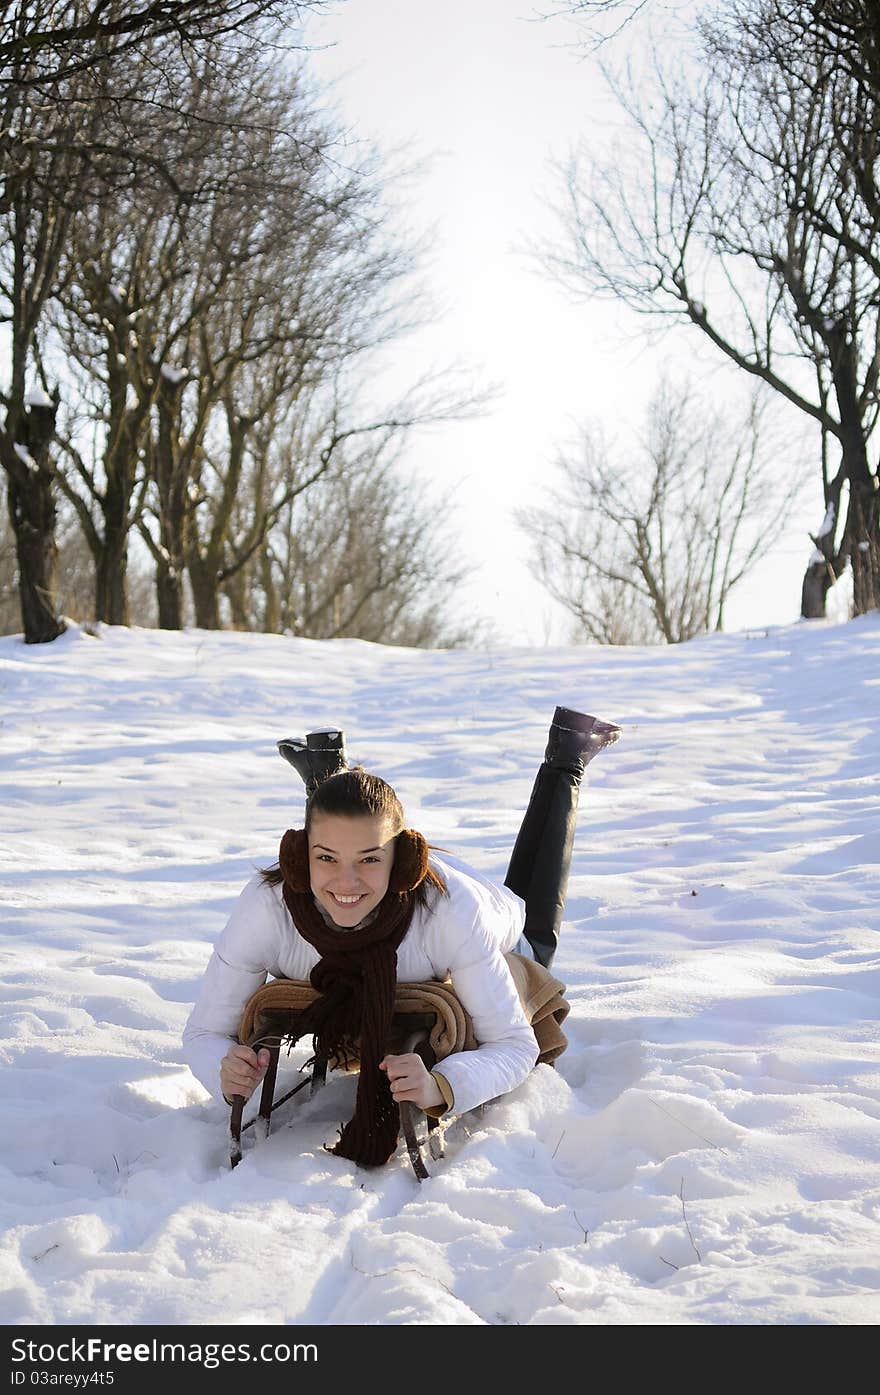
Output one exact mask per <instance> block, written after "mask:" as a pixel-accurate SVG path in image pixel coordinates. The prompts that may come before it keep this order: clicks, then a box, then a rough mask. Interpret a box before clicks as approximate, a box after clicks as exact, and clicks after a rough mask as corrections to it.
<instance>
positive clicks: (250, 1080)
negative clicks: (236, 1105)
mask: <svg viewBox="0 0 880 1395" xmlns="http://www.w3.org/2000/svg"><path fill="white" fill-rule="evenodd" d="M268 1064H269V1052H268V1051H267V1050H266V1048H265V1047H262V1048H261V1049H260V1051H259V1053H258V1052H256V1051H252V1050H251V1048H250V1047H249V1046H230V1048H229V1050H228V1051H227V1053H226V1055H225V1056H224V1057H223V1060H222V1061H221V1062H220V1088H221V1090H222V1092H223V1094H224V1095H226V1096H227V1098H228V1097H229V1096H230V1095H244V1097H245V1099H250V1097H251V1095H252V1094H253V1093H254V1090H255V1089H256V1088H257V1086H258V1085H259V1083H260V1081H261V1080H262V1078H263V1076H264V1075H265V1074H266V1067H267V1066H268Z"/></svg>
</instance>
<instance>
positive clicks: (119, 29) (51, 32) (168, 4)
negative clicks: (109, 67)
mask: <svg viewBox="0 0 880 1395" xmlns="http://www.w3.org/2000/svg"><path fill="white" fill-rule="evenodd" d="M319 8H322V0H302V3H297V0H140V2H139V3H134V4H133V3H130V0H66V3H61V4H57V3H52V4H50V3H47V0H9V2H8V3H4V4H0V85H2V84H3V83H4V82H24V83H25V84H26V85H27V86H28V87H32V88H37V87H41V86H44V85H48V84H51V83H55V82H58V81H59V80H61V79H64V78H68V77H71V76H73V75H75V74H78V73H82V72H85V71H87V70H88V69H90V68H95V67H98V66H101V65H104V64H106V63H107V62H108V61H116V62H118V61H119V60H120V59H122V58H125V57H127V56H129V55H130V54H131V53H132V51H136V50H138V49H139V48H141V46H142V45H143V44H145V43H149V42H151V41H153V40H156V39H173V40H174V41H175V42H176V43H178V44H179V45H181V46H186V47H192V46H194V45H195V46H200V45H202V44H204V43H207V42H215V41H216V40H217V39H219V38H221V37H223V36H224V35H227V34H231V33H236V32H238V31H240V30H242V29H251V28H252V27H253V26H254V25H255V24H256V23H257V22H259V21H260V20H267V19H276V20H277V19H281V18H284V19H286V20H287V21H291V20H295V19H297V18H298V17H299V16H300V15H301V14H303V13H304V12H305V11H308V10H315V9H319ZM22 70H24V71H22Z"/></svg>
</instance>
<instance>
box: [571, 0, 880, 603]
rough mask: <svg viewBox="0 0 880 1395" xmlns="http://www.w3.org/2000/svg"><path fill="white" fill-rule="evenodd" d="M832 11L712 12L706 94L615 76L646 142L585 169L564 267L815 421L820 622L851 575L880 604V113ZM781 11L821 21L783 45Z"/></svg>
mask: <svg viewBox="0 0 880 1395" xmlns="http://www.w3.org/2000/svg"><path fill="white" fill-rule="evenodd" d="M836 8H837V9H840V8H841V6H837V7H836ZM808 11H809V14H807V12H808ZM822 11H823V7H817V6H815V5H810V6H804V5H796V4H794V3H790V4H789V3H783V0H741V3H738V4H736V5H735V6H733V7H729V6H728V7H721V8H720V9H715V10H713V11H711V12H710V13H709V14H708V16H707V17H705V18H704V20H703V22H702V24H701V28H700V35H701V43H702V60H703V61H702V64H701V66H700V70H699V71H700V78H699V80H698V82H697V85H696V90H689V89H688V87H687V85H686V83H685V81H684V79H683V78H682V79H679V78H670V77H667V76H665V75H664V74H663V73H657V74H656V86H655V89H654V91H653V92H652V93H651V97H650V99H649V100H645V101H644V102H640V101H638V100H637V99H635V98H633V97H631V96H630V95H628V94H627V92H626V90H625V88H626V80H625V79H624V80H620V79H618V80H617V81H616V84H615V87H616V91H617V93H618V95H619V97H620V100H621V103H622V105H623V106H624V108H625V110H626V111H627V112H628V114H629V116H630V118H631V122H632V128H633V132H634V133H635V134H636V136H637V137H639V138H640V144H639V148H638V150H637V152H636V153H634V155H633V157H632V158H631V159H630V160H629V161H627V160H625V159H623V158H622V157H621V156H620V155H619V154H618V155H616V156H615V157H614V159H613V160H608V161H602V162H601V163H597V162H595V161H590V160H589V159H587V160H584V161H576V162H573V163H572V165H571V167H570V168H569V170H568V179H567V194H568V211H567V220H568V227H569V231H570V234H571V236H572V243H571V247H572V250H571V252H570V253H568V254H563V255H561V256H556V257H555V258H551V261H552V264H553V266H554V269H555V270H556V271H557V272H558V273H559V274H561V275H562V276H563V277H564V278H566V279H567V281H568V284H574V285H576V286H577V287H578V288H579V289H581V290H583V289H585V288H588V289H589V290H591V291H594V292H599V293H607V294H611V295H614V296H617V297H620V298H621V299H623V300H624V301H626V302H627V303H628V304H629V305H631V306H632V307H634V308H635V309H636V310H638V311H641V312H644V313H648V314H651V315H654V316H664V315H665V316H666V319H667V321H669V320H670V319H681V320H684V321H687V322H689V323H690V324H691V325H692V326H694V327H696V328H697V329H699V330H700V332H701V333H702V334H703V335H705V336H706V337H707V338H708V339H709V340H711V342H712V343H713V344H714V345H715V347H716V348H717V349H718V350H720V352H721V353H722V354H724V355H725V356H726V357H727V358H728V359H729V360H730V361H732V362H733V363H735V364H736V365H737V366H738V367H739V368H740V369H741V370H743V372H745V373H748V374H751V375H753V376H754V377H756V378H759V379H761V380H762V381H763V382H764V383H766V384H768V385H769V386H770V387H771V388H773V389H774V391H775V392H777V393H778V394H780V396H781V397H782V398H784V399H785V400H786V401H787V402H789V403H790V404H792V405H794V406H795V407H796V408H798V410H800V411H801V412H803V413H804V414H805V415H806V416H807V417H808V418H810V419H811V420H812V421H813V422H814V423H815V425H816V428H817V435H818V436H819V437H820V438H821V441H822V446H823V449H822V451H821V462H822V470H823V480H822V483H823V490H824V494H825V503H826V513H825V525H824V528H823V530H819V531H817V533H816V535H815V537H814V543H815V553H814V556H813V558H811V560H810V562H809V563H808V566H807V571H806V574H805V578H804V587H803V595H802V613H803V614H804V615H807V616H815V615H821V614H824V607H825V597H826V594H827V591H828V587H829V586H830V585H831V584H832V583H833V581H834V580H835V579H836V577H837V576H839V575H840V574H841V571H842V569H843V568H844V567H845V566H847V565H849V566H850V567H851V568H852V572H853V583H854V587H853V590H854V606H855V609H856V611H857V612H859V611H862V610H865V609H868V608H871V607H873V606H875V605H877V604H878V602H880V535H878V528H880V520H878V510H877V497H878V496H877V475H876V468H875V466H874V464H873V463H872V462H871V459H870V455H869V442H870V439H871V436H872V433H873V431H874V429H875V426H876V423H877V415H878V395H877V386H878V373H880V318H878V315H880V200H877V198H876V196H875V194H876V191H875V186H874V184H873V169H874V167H875V164H876V154H875V152H876V151H877V150H878V139H880V104H878V89H877V88H876V86H873V87H872V86H869V85H868V84H867V83H866V82H864V81H861V80H860V79H858V78H856V77H854V76H852V74H851V73H850V71H849V70H848V68H847V65H846V64H843V63H841V62H839V61H837V59H836V58H835V56H834V46H833V45H832V44H829V43H828V42H826V43H825V45H824V46H823V45H822V44H820V43H819V42H818V41H817V39H816V35H815V32H814V31H815V29H816V26H818V27H819V28H820V29H821V27H822V26H821V19H822ZM783 12H785V14H786V15H787V16H788V18H791V16H792V15H794V14H795V12H798V13H799V14H800V17H801V19H802V20H803V21H806V20H807V19H809V20H810V21H811V22H814V23H812V27H811V25H810V24H808V23H806V22H803V23H801V25H800V29H799V30H798V35H799V43H798V44H791V43H787V44H786V43H783V42H781V39H782V37H783V36H782V33H781V31H780V30H779V28H778V26H779V24H780V22H781V21H780V15H781V14H782V13H783ZM746 19H748V21H749V22H750V23H751V25H752V30H751V31H750V30H749V29H748V27H747V25H746V23H745V21H746ZM786 32H787V33H789V37H790V31H786ZM824 32H825V31H824V30H823V33H824ZM827 37H828V36H827V33H826V40H827ZM854 133H857V134H858V141H857V142H856V141H855V140H854ZM868 156H870V158H868ZM869 166H870V169H871V171H872V174H871V177H870V178H867V179H866V178H865V172H866V170H867V168H868V167H869ZM817 453H818V452H817ZM829 519H830V523H831V526H830V527H829V526H828V524H829Z"/></svg>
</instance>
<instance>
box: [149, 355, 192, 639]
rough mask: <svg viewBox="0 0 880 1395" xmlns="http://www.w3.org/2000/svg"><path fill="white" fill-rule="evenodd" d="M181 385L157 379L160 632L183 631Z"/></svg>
mask: <svg viewBox="0 0 880 1395" xmlns="http://www.w3.org/2000/svg"><path fill="white" fill-rule="evenodd" d="M182 393H183V383H182V381H178V380H176V379H169V378H161V379H160V384H159V393H158V397H157V403H156V405H157V409H158V417H159V429H158V432H157V438H156V447H155V452H154V462H153V468H154V478H155V481H156V487H157V490H158V494H159V538H160V543H161V551H162V556H163V559H164V560H162V561H159V562H157V564H156V601H157V604H158V608H159V628H160V629H161V630H182V629H183V566H184V560H183V559H184V555H185V550H186V525H187V503H186V485H187V481H188V475H187V472H186V469H185V467H184V466H183V464H182V462H181V460H180V458H179V457H180V448H179V434H178V433H179V418H180V399H181V396H182Z"/></svg>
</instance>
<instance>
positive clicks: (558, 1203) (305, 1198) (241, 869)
mask: <svg viewBox="0 0 880 1395" xmlns="http://www.w3.org/2000/svg"><path fill="white" fill-rule="evenodd" d="M878 700H880V616H877V615H874V616H869V617H864V618H862V619H861V620H858V621H855V622H851V623H849V624H843V625H835V624H831V623H824V622H818V623H812V624H809V625H807V624H803V625H794V626H791V627H786V628H780V629H773V630H770V631H768V632H763V631H760V632H753V633H742V634H735V635H729V636H716V637H712V638H709V639H705V640H700V641H694V642H692V643H690V644H687V645H682V646H680V647H677V648H669V649H659V648H658V649H594V648H558V649H504V650H495V651H490V652H482V651H481V652H476V651H474V652H423V651H414V650H399V649H384V648H381V647H378V646H373V645H368V644H364V643H361V642H359V641H335V642H328V643H318V642H313V641H307V640H287V639H283V638H280V637H275V636H260V635H242V634H230V633H221V634H213V633H204V632H196V631H190V632H186V633H182V634H168V633H158V632H155V631H146V630H130V631H129V630H120V629H103V630H101V631H100V632H99V634H98V636H97V637H93V636H91V635H89V634H87V633H86V632H85V631H83V630H82V629H78V628H76V627H71V629H70V631H69V632H68V633H67V634H66V635H65V636H63V637H62V638H61V639H59V640H58V641H56V642H55V643H54V644H51V645H46V646H38V647H27V646H25V645H23V644H22V643H21V642H20V640H19V639H17V638H14V637H11V638H4V639H0V718H2V721H0V789H2V800H0V946H2V955H3V969H4V972H3V985H4V986H3V996H4V999H5V1011H4V1014H3V1018H2V1029H0V1032H2V1035H0V1050H2V1060H3V1065H4V1069H3V1072H2V1091H3V1102H4V1106H5V1116H6V1121H7V1130H6V1139H5V1146H4V1149H3V1155H2V1162H0V1165H2V1172H3V1174H4V1176H3V1183H4V1185H3V1189H2V1191H3V1198H4V1199H3V1202H2V1216H3V1233H2V1241H0V1280H2V1282H0V1289H2V1296H0V1321H2V1322H3V1323H5V1324H38V1325H50V1324H52V1325H54V1324H79V1323H90V1324H116V1323H130V1324H134V1325H138V1324H187V1325H195V1324H221V1323H233V1324H249V1323H260V1324H264V1323H265V1324H275V1323H277V1324H319V1325H333V1324H364V1325H373V1324H391V1325H401V1324H449V1325H452V1324H474V1325H482V1324H486V1325H501V1324H521V1325H527V1324H546V1325H552V1324H564V1325H575V1324H715V1323H719V1324H731V1323H734V1324H791V1323H820V1324H822V1323H825V1324H842V1323H843V1324H861V1323H873V1322H876V1321H877V1320H878V1319H880V1033H878V1025H877V1018H878V1005H880V940H878V930H880V807H878V794H877V789H878V786H877V771H878V767H880V722H878V716H877V714H878ZM557 703H563V704H565V705H567V706H571V707H575V708H578V709H580V710H585V711H590V712H593V713H595V714H597V715H598V716H601V717H604V718H607V719H610V720H612V721H616V722H619V723H620V724H621V725H622V726H623V728H624V734H623V737H622V739H621V741H620V742H619V743H618V745H617V746H615V747H613V748H612V749H611V750H609V751H607V752H605V753H603V754H602V755H601V756H600V757H599V758H598V759H597V761H596V762H595V764H594V765H593V766H591V767H590V780H589V784H588V785H587V786H586V787H585V789H584V791H583V794H582V799H581V806H580V813H579V826H578V837H577V841H576V846H575V855H574V863H573V873H572V880H571V884H570V889H569V902H568V912H567V923H566V926H565V931H564V938H563V943H562V946H561V949H560V953H559V956H558V958H557V962H556V965H555V970H556V971H557V972H558V973H559V976H560V977H561V978H563V979H564V980H565V981H566V983H567V985H568V996H569V999H570V1001H571V1004H572V1011H571V1014H570V1017H569V1019H568V1021H567V1023H566V1031H567V1035H568V1038H569V1047H568V1050H567V1051H566V1053H565V1054H564V1055H563V1056H562V1057H561V1058H560V1060H559V1063H558V1069H557V1070H555V1071H554V1070H552V1069H550V1068H549V1067H546V1066H544V1067H539V1068H538V1069H537V1070H536V1071H535V1072H533V1074H532V1076H531V1077H530V1078H529V1080H528V1081H527V1082H526V1084H525V1085H524V1086H522V1087H521V1088H520V1089H518V1090H517V1091H515V1092H514V1093H513V1094H511V1095H509V1096H507V1097H505V1098H504V1099H503V1100H501V1101H499V1102H496V1103H494V1104H492V1105H490V1106H489V1107H487V1109H486V1110H485V1111H484V1112H483V1113H482V1114H477V1115H474V1116H465V1117H462V1118H457V1119H454V1120H453V1121H452V1122H451V1123H450V1124H449V1125H448V1126H447V1128H446V1149H447V1156H446V1159H445V1161H443V1162H441V1163H433V1164H431V1170H432V1174H433V1175H432V1176H431V1178H430V1179H429V1180H428V1181H427V1182H425V1183H424V1184H423V1185H421V1186H419V1185H418V1184H417V1182H416V1181H415V1179H414V1177H413V1175H412V1172H411V1170H410V1168H409V1164H408V1161H407V1159H406V1155H405V1153H403V1152H401V1154H400V1155H399V1156H398V1158H397V1159H395V1160H394V1162H392V1164H390V1165H389V1166H388V1167H387V1168H385V1169H383V1170H380V1171H367V1170H362V1169H358V1168H357V1167H355V1165H354V1164H352V1163H349V1162H346V1161H344V1160H341V1159H338V1158H335V1157H331V1156H329V1155H328V1154H327V1153H326V1152H325V1151H323V1149H322V1144H323V1143H324V1142H325V1141H330V1140H332V1139H333V1138H334V1137H335V1133H336V1129H337V1126H338V1124H339V1123H340V1121H341V1120H343V1119H344V1118H347V1117H348V1115H349V1113H350V1112H351V1111H350V1105H351V1099H352V1094H353V1089H354V1083H353V1080H352V1079H351V1078H331V1080H330V1082H329V1083H328V1086H327V1088H326V1089H325V1090H324V1091H322V1092H321V1093H320V1094H319V1095H317V1096H316V1097H315V1098H314V1099H313V1100H310V1101H308V1102H307V1103H305V1104H304V1105H299V1106H297V1105H295V1104H291V1105H290V1106H288V1107H287V1111H288V1112H286V1113H285V1112H284V1111H280V1112H279V1115H278V1122H277V1123H275V1124H274V1126H273V1131H272V1134H271V1135H270V1137H269V1139H268V1140H266V1141H265V1142H264V1143H262V1144H261V1145H259V1146H258V1147H256V1148H255V1147H253V1146H252V1145H249V1146H248V1148H247V1151H246V1153H245V1157H244V1160H243V1162H242V1164H241V1165H240V1167H238V1168H237V1169H236V1171H235V1172H230V1171H229V1170H228V1167H227V1163H226V1138H225V1130H226V1111H225V1110H223V1109H221V1108H220V1107H219V1106H217V1105H215V1104H213V1103H212V1102H211V1101H210V1100H209V1099H208V1097H207V1095H206V1093H205V1091H204V1090H203V1089H202V1087H201V1086H200V1085H198V1084H197V1083H196V1082H195V1081H194V1080H193V1078H192V1077H191V1076H190V1075H189V1072H188V1071H187V1070H186V1069H185V1067H184V1066H183V1065H182V1063H181V1050H180V1033H181V1029H182V1027H183V1023H184V1021H185V1018H186V1016H187V1013H188V1011H189V1007H190V1005H191V1003H192V1001H193V998H194V995H195V991H196V986H197V983H198V980H199V977H200V975H201V972H202V970H203V968H204V966H205V964H206V962H207V959H208V956H209V953H210V949H211V945H212V943H213V941H214V940H215V939H216V937H217V936H218V934H219V933H220V931H221V929H222V927H223V924H224V921H225V918H226V916H227V914H228V912H229V910H230V909H231V906H232V904H233V901H234V900H235V898H236V896H237V894H238V892H239V890H240V889H241V887H242V886H243V885H244V883H245V881H246V880H247V879H248V877H249V876H250V874H251V872H252V870H253V869H254V867H255V866H263V865H266V864H267V863H268V862H270V861H271V860H272V859H273V858H274V856H275V854H276V850H277V845H278V840H279V838H280V835H281V833H282V832H283V831H284V829H285V828H287V827H289V826H291V825H296V824H298V823H299V822H300V821H301V814H302V787H301V786H300V785H299V782H298V780H297V777H296V775H295V773H294V772H293V771H292V770H291V769H290V767H289V766H287V765H286V764H285V763H284V762H283V761H282V760H281V759H280V758H279V756H278V754H277V752H276V749H275V742H276V740H278V739H279V738H280V737H284V736H290V735H296V734H302V733H304V732H305V731H307V730H312V729H315V728H319V727H323V726H328V725H333V724H339V725H340V726H341V727H343V728H344V730H345V732H346V735H347V741H348V750H349V758H350V759H351V760H359V761H361V762H363V764H365V765H366V766H368V767H369V768H371V769H374V770H376V771H377V772H378V773H380V774H381V775H383V776H385V777H386V778H387V779H389V780H390V781H391V782H392V783H393V784H394V785H395V787H396V788H397V789H398V792H399V793H400V795H401V797H402V799H403V801H404V804H405V806H406V810H407V814H408V817H409V820H410V822H411V823H412V824H413V825H414V826H415V827H418V828H420V829H421V830H422V832H424V834H425V835H426V837H428V839H429V841H431V842H434V843H437V844H441V845H444V846H446V847H448V848H451V849H452V850H454V851H455V852H457V853H459V854H460V855H461V856H462V857H464V858H465V859H466V860H467V861H469V862H471V863H472V864H474V865H475V866H477V867H480V868H482V869H484V870H485V871H487V872H489V873H490V874H492V875H495V876H497V878H498V879H499V880H501V879H503V876H504V872H505V869H506V865H507V857H508V854H509V852H510V848H511V845H512V841H513V838H514V835H515V832H516V829H517V827H518V825H519V820H520V817H521V815H522V812H523V809H524V807H525V802H526V800H527V797H528V793H529V790H530V788H531V782H532V778H533V776H534V773H535V769H536V767H537V763H538V761H539V759H540V757H541V754H542V752H543V747H544V741H545V738H546V730H547V725H548V723H549V721H550V718H551V717H552V713H553V708H554V706H555V705H556V704H557ZM305 1054H306V1053H305V1052H304V1051H303V1052H301V1053H299V1054H297V1055H295V1056H294V1057H293V1058H291V1062H290V1064H289V1065H288V1067H287V1069H288V1071H289V1072H290V1074H291V1078H293V1072H294V1070H295V1067H296V1066H297V1065H298V1064H300V1063H301V1061H302V1060H303V1059H304V1058H305ZM300 1098H301V1097H300ZM248 1137H249V1138H250V1137H252V1134H251V1135H248ZM254 1256H259V1263H255V1262H254Z"/></svg>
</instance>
